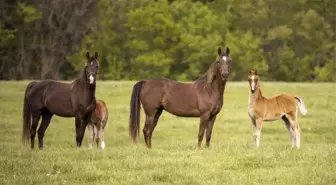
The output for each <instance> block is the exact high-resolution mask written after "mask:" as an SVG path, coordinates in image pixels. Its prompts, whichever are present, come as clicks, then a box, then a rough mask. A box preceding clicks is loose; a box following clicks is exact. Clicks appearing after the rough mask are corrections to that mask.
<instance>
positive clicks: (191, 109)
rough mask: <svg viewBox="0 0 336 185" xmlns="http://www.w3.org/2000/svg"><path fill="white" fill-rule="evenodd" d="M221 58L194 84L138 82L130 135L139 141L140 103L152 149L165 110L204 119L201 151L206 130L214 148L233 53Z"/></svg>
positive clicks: (145, 134)
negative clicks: (215, 123) (215, 125)
mask: <svg viewBox="0 0 336 185" xmlns="http://www.w3.org/2000/svg"><path fill="white" fill-rule="evenodd" d="M217 53H218V55H217V57H216V60H215V62H213V63H212V64H211V66H210V68H209V69H208V70H207V72H206V74H205V75H204V76H202V77H200V78H199V79H197V80H196V81H194V82H193V83H188V84H187V83H181V82H177V81H173V80H170V79H165V78H161V79H152V80H144V81H139V82H137V83H136V84H135V85H134V87H133V92H132V96H131V102H130V121H129V132H130V136H131V138H132V140H133V141H134V142H136V139H137V137H138V136H139V132H140V103H141V104H142V107H143V109H144V112H145V114H146V118H145V125H144V128H143V134H144V139H145V143H146V145H147V147H148V148H151V146H152V145H151V139H152V133H153V131H154V128H155V126H156V124H157V122H158V120H159V117H160V115H161V113H162V111H163V110H166V111H167V112H169V113H171V114H173V115H176V116H179V117H200V125H199V132H198V148H200V147H201V143H202V140H203V137H204V133H205V131H206V147H209V146H210V140H211V134H212V128H213V125H214V122H215V120H216V116H217V114H218V113H219V112H220V110H221V108H222V106H223V94H224V89H225V85H226V81H227V79H228V76H229V72H230V70H229V69H230V64H231V57H230V50H229V48H227V49H226V52H222V50H221V48H218V51H217Z"/></svg>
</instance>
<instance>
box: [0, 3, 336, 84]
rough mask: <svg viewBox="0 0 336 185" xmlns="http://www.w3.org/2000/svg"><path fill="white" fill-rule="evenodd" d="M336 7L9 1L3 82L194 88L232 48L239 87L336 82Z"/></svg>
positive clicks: (1, 54) (1, 12)
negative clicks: (96, 80)
mask: <svg viewBox="0 0 336 185" xmlns="http://www.w3.org/2000/svg"><path fill="white" fill-rule="evenodd" d="M335 7H336V5H335V0H323V1H322V0H321V1H320V0H293V1H288V0H258V1H256V0H209V1H206V0H201V1H196V0H194V1H192V0H156V1H153V0H100V1H99V0H26V1H19V0H0V79H5V80H21V79H46V78H52V79H64V80H70V79H73V78H74V77H75V76H76V75H77V74H78V72H79V71H80V70H81V69H82V67H83V66H84V65H85V52H86V51H90V52H91V53H94V51H98V53H99V56H100V66H101V67H100V79H113V80H134V79H147V78H153V77H167V78H172V79H176V80H195V79H196V78H197V77H199V76H200V75H202V74H203V73H204V72H205V71H206V69H207V68H208V67H209V65H210V64H211V63H212V62H213V61H214V59H215V57H216V51H217V47H218V46H222V47H225V46H226V45H228V46H229V47H230V49H231V53H232V57H233V65H234V66H233V71H232V74H231V76H230V78H231V79H232V80H245V79H246V78H247V71H248V69H250V68H256V69H258V70H259V72H260V73H261V74H262V76H263V79H264V80H283V81H336V50H335V39H336V38H335V28H336V27H335V26H336V25H335V24H336V17H335V11H336V10H335Z"/></svg>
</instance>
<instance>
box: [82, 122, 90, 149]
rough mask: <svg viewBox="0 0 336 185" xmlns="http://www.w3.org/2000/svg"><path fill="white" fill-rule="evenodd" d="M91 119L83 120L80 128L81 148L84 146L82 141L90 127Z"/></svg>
mask: <svg viewBox="0 0 336 185" xmlns="http://www.w3.org/2000/svg"><path fill="white" fill-rule="evenodd" d="M89 119H90V118H89ZM89 119H84V120H82V124H81V126H80V128H79V147H81V146H82V141H83V138H84V134H85V129H86V126H87V125H88V122H89Z"/></svg>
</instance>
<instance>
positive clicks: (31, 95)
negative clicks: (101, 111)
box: [22, 52, 99, 149]
mask: <svg viewBox="0 0 336 185" xmlns="http://www.w3.org/2000/svg"><path fill="white" fill-rule="evenodd" d="M98 72H99V62H98V53H97V52H95V55H94V56H90V53H89V52H87V53H86V62H85V67H84V68H83V71H82V73H81V75H80V77H78V78H77V79H76V80H74V81H73V82H72V83H63V82H59V81H55V80H42V81H39V82H31V83H29V84H28V85H27V87H26V90H25V95H24V102H23V122H22V142H23V144H24V145H26V144H27V143H28V141H29V140H30V143H31V148H32V149H33V148H34V140H35V135H36V130H37V127H38V123H39V121H40V119H41V118H42V121H41V124H40V127H39V129H38V143H39V148H40V149H42V148H43V138H44V134H45V132H46V130H47V128H48V126H49V124H50V121H51V119H52V117H53V116H54V115H57V116H60V117H68V118H69V117H74V118H75V128H76V146H77V147H81V145H82V140H83V136H84V133H85V128H86V125H87V123H88V120H89V118H90V117H89V116H90V115H91V113H92V111H94V109H95V106H96V104H95V102H96V97H95V93H96V77H97V75H98Z"/></svg>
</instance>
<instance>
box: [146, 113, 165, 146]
mask: <svg viewBox="0 0 336 185" xmlns="http://www.w3.org/2000/svg"><path fill="white" fill-rule="evenodd" d="M162 111H163V108H162V107H160V108H158V109H156V111H155V114H153V115H151V114H149V115H148V114H146V120H145V126H144V128H143V134H144V139H145V142H146V145H147V148H152V134H153V131H154V129H155V127H156V124H157V122H158V121H159V118H160V116H161V114H162Z"/></svg>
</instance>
